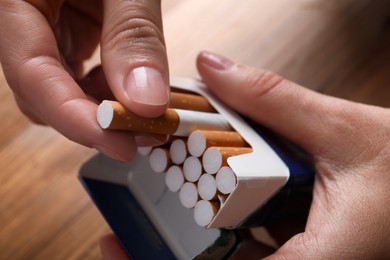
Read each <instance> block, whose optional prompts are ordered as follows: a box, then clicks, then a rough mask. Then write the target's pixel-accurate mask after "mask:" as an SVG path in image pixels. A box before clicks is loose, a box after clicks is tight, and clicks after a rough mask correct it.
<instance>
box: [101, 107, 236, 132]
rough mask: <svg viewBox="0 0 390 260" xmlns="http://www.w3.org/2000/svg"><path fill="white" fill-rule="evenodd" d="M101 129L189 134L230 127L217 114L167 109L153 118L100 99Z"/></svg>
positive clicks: (229, 128)
mask: <svg viewBox="0 0 390 260" xmlns="http://www.w3.org/2000/svg"><path fill="white" fill-rule="evenodd" d="M97 121H98V123H99V125H100V126H101V127H102V128H103V129H113V130H127V131H136V132H142V133H152V134H164V135H176V136H188V135H189V134H190V133H191V132H192V131H194V130H197V129H201V130H231V126H230V124H229V122H228V121H227V120H226V119H225V118H224V117H223V116H222V115H220V114H218V113H209V112H197V111H190V110H183V109H173V108H168V109H167V110H166V111H165V113H164V114H163V115H161V116H159V117H156V118H144V117H141V116H139V115H137V114H134V113H132V112H131V111H129V110H127V109H125V108H124V107H123V106H122V105H121V104H120V103H119V102H116V101H108V100H105V101H103V102H102V103H101V104H100V105H99V107H98V110H97Z"/></svg>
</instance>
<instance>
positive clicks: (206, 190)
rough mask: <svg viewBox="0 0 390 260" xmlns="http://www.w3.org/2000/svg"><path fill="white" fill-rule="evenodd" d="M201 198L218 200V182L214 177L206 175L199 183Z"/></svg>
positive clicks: (203, 175) (201, 177)
mask: <svg viewBox="0 0 390 260" xmlns="http://www.w3.org/2000/svg"><path fill="white" fill-rule="evenodd" d="M198 193H199V197H200V198H201V199H203V200H213V199H217V182H216V181H215V178H214V176H213V175H211V174H208V173H205V174H202V176H200V178H199V181H198Z"/></svg>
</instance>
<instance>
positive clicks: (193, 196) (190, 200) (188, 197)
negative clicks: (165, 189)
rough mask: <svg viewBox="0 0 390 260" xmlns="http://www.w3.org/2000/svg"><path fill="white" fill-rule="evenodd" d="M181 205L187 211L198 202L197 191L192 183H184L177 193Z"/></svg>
mask: <svg viewBox="0 0 390 260" xmlns="http://www.w3.org/2000/svg"><path fill="white" fill-rule="evenodd" d="M179 199H180V202H181V204H182V205H183V206H184V207H185V208H188V209H191V208H193V207H195V204H196V202H198V200H199V195H198V189H197V187H196V185H195V184H194V183H192V182H185V183H184V184H183V186H182V187H181V189H180V191H179Z"/></svg>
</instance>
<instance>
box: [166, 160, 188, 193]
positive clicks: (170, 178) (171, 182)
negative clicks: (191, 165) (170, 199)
mask: <svg viewBox="0 0 390 260" xmlns="http://www.w3.org/2000/svg"><path fill="white" fill-rule="evenodd" d="M165 184H166V186H167V187H168V189H169V190H170V191H172V192H178V191H179V190H180V188H181V187H182V186H183V184H184V176H183V170H182V169H181V167H179V166H177V165H172V166H171V167H169V169H168V171H167V173H166V175H165Z"/></svg>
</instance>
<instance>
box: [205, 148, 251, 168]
mask: <svg viewBox="0 0 390 260" xmlns="http://www.w3.org/2000/svg"><path fill="white" fill-rule="evenodd" d="M252 151H253V150H252V148H250V147H210V148H208V149H207V150H206V151H205V152H204V154H203V156H202V161H203V168H204V170H205V171H206V172H207V173H211V174H215V173H217V171H218V170H219V169H220V168H221V167H222V166H227V165H228V164H227V159H228V158H229V157H233V156H237V155H241V154H246V153H251V152H252Z"/></svg>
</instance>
